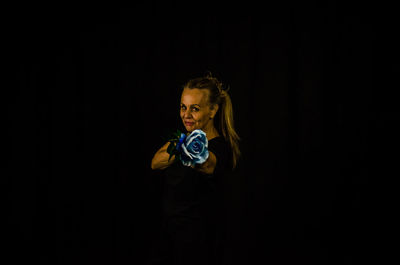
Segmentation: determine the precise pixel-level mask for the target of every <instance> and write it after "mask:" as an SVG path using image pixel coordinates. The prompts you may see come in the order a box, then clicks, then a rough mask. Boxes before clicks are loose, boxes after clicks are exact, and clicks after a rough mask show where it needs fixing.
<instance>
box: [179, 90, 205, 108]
mask: <svg viewBox="0 0 400 265" xmlns="http://www.w3.org/2000/svg"><path fill="white" fill-rule="evenodd" d="M208 93H209V91H208V90H207V89H197V88H193V89H189V88H185V89H184V90H183V91H182V96H181V102H182V103H183V104H185V105H192V104H199V105H205V104H207V103H208Z"/></svg>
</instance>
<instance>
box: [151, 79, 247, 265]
mask: <svg viewBox="0 0 400 265" xmlns="http://www.w3.org/2000/svg"><path fill="white" fill-rule="evenodd" d="M180 117H181V119H182V122H183V125H184V127H185V129H186V131H187V134H186V135H188V136H187V139H188V138H189V137H191V136H192V135H193V134H194V133H197V132H201V133H203V132H204V133H205V136H206V138H207V141H206V142H207V143H206V144H205V148H206V149H207V150H206V152H207V156H204V160H205V161H204V160H202V161H200V162H199V163H184V162H183V160H182V159H183V158H181V159H179V158H180V157H178V158H177V155H172V156H171V157H170V152H168V146H169V145H170V142H167V143H166V144H165V145H164V146H162V147H161V148H160V149H159V150H158V151H157V152H156V153H155V155H154V157H153V159H152V161H151V168H152V169H153V170H162V171H163V173H164V179H163V180H164V196H163V214H164V220H163V225H162V229H161V236H160V238H159V240H158V242H157V244H156V245H155V246H156V247H155V248H153V250H152V257H151V259H150V260H149V261H148V264H175V265H176V264H182V265H196V264H218V261H217V260H219V259H220V258H219V257H220V256H221V239H222V235H223V232H222V231H223V230H222V228H223V222H222V221H223V214H222V212H223V208H222V199H223V196H222V178H223V177H224V176H225V174H227V173H229V172H230V171H232V170H233V169H234V168H235V167H236V164H237V161H238V158H239V155H240V151H239V147H238V141H239V137H238V135H237V133H236V132H235V129H234V127H233V112H232V103H231V100H230V97H229V95H228V93H227V91H226V90H224V89H223V88H222V83H221V82H219V81H218V80H217V79H216V78H215V77H212V76H211V74H208V75H206V76H205V77H200V78H195V79H192V80H190V81H188V82H187V83H186V84H185V85H184V87H183V91H182V94H181V104H180ZM199 130H201V131H199ZM183 137H185V135H183ZM183 145H184V144H183ZM182 152H183V151H182ZM183 155H184V153H183V154H182V156H183ZM179 160H182V161H179ZM189 160H190V159H189ZM189 162H190V161H189Z"/></svg>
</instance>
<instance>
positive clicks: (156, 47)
mask: <svg viewBox="0 0 400 265" xmlns="http://www.w3.org/2000/svg"><path fill="white" fill-rule="evenodd" d="M4 12H5V13H6V14H5V18H6V23H5V27H4V28H5V30H4V32H3V37H4V38H3V40H4V43H5V44H6V48H4V52H3V54H4V55H5V56H7V59H10V60H7V61H4V62H5V63H4V65H5V66H6V68H7V70H8V71H6V72H5V73H6V75H7V76H6V78H9V79H10V80H11V82H10V83H8V85H5V86H4V87H3V91H5V92H6V93H5V94H4V95H5V96H4V99H5V105H7V111H8V113H7V114H8V119H7V124H6V128H7V132H8V134H7V139H5V143H6V146H7V148H8V149H6V150H7V151H6V155H7V164H8V168H7V169H8V173H7V178H6V179H7V182H6V183H5V186H6V189H7V192H6V194H7V207H6V208H5V210H4V211H6V216H7V218H6V220H7V222H8V226H6V227H5V230H6V233H5V235H6V236H5V237H4V241H5V242H6V244H7V246H8V248H7V249H6V250H7V253H8V255H7V258H8V260H9V261H8V263H7V264H22V263H24V264H26V262H30V263H32V262H34V263H39V264H141V262H142V261H143V260H144V258H145V256H146V253H147V251H148V248H149V245H150V242H151V239H152V238H153V237H154V235H155V234H156V232H157V228H158V224H159V221H160V210H161V208H160V195H161V193H160V192H161V184H162V179H161V178H160V175H159V174H158V173H156V172H152V171H151V170H150V160H151V158H152V155H153V154H154V152H155V151H156V150H157V149H158V148H159V147H160V146H161V145H162V144H163V141H164V140H163V136H165V134H166V133H168V132H169V130H173V129H175V128H177V127H179V126H180V121H179V117H178V104H179V98H180V89H181V86H182V85H183V84H184V83H185V81H187V80H188V79H190V78H193V77H198V76H201V75H203V74H204V73H205V72H206V71H207V70H209V71H211V72H212V73H213V74H214V75H215V76H217V77H218V78H220V79H221V80H222V81H223V82H224V83H226V84H227V85H229V86H230V87H231V90H230V94H231V97H232V101H233V105H234V114H235V122H236V128H237V130H238V133H239V135H240V136H241V150H242V153H243V156H242V160H241V161H240V163H239V166H238V168H237V170H236V171H235V173H234V174H233V176H232V178H231V179H229V181H227V184H226V185H227V186H226V190H225V193H226V203H227V206H226V207H227V210H228V211H227V212H228V218H227V220H226V223H227V229H228V242H227V244H226V253H225V260H226V262H225V263H226V264H359V263H364V262H366V261H371V260H372V259H377V260H379V259H380V258H381V257H383V256H385V255H386V254H384V253H381V252H380V251H378V247H382V246H384V249H385V250H387V251H388V253H390V251H391V250H390V247H389V245H388V244H386V241H385V240H386V238H385V236H388V235H389V236H392V235H393V230H392V228H391V226H390V225H391V224H392V222H393V223H394V221H393V219H392V217H393V216H392V212H395V209H396V208H390V202H391V201H392V200H393V198H394V194H395V193H393V192H392V190H393V189H394V187H395V186H393V185H392V184H391V183H390V182H389V181H390V179H394V178H395V177H396V176H397V175H396V174H395V173H394V171H392V165H395V164H396V162H397V161H398V159H397V158H398V155H396V151H395V150H396V147H397V145H398V140H397V138H398V131H397V130H398V122H399V118H398V114H399V110H398V98H397V97H396V96H395V93H394V92H396V90H398V88H399V87H400V86H399V81H398V76H399V69H400V67H399V59H400V57H399V51H398V47H399V41H397V35H398V27H397V23H398V18H397V14H396V11H395V9H394V7H392V6H385V5H384V4H381V5H376V3H375V5H372V4H371V5H366V4H365V3H363V4H357V3H354V2H352V3H348V2H347V3H344V2H343V3H342V2H339V1H329V2H327V3H325V2H324V3H319V2H315V3H307V4H305V3H304V2H302V3H296V4H294V3H289V2H281V3H280V4H268V3H267V4H264V5H262V6H261V5H258V6H254V5H251V4H250V3H246V4H243V3H240V4H239V3H238V4H233V3H230V4H229V5H228V4H217V3H206V2H198V3H195V4H190V5H189V4H178V3H170V2H168V1H166V3H154V2H153V3H146V4H139V3H137V4H135V5H134V6H133V7H131V8H117V7H112V6H96V7H94V6H91V7H89V6H88V7H82V6H79V7H78V6H61V5H59V6H47V5H46V6H45V5H43V6H24V7H21V6H19V7H9V8H8V9H5V11H4ZM8 73H9V74H8ZM6 78H5V79H4V80H8V79H6ZM10 84H11V85H10ZM393 168H394V167H393Z"/></svg>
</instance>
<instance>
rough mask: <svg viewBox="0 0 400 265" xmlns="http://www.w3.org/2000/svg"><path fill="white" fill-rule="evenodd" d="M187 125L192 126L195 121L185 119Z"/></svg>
mask: <svg viewBox="0 0 400 265" xmlns="http://www.w3.org/2000/svg"><path fill="white" fill-rule="evenodd" d="M185 125H186V126H189V127H191V126H193V125H194V122H192V121H185Z"/></svg>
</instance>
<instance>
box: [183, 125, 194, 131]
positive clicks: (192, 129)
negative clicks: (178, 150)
mask: <svg viewBox="0 0 400 265" xmlns="http://www.w3.org/2000/svg"><path fill="white" fill-rule="evenodd" d="M185 129H186V131H187V132H188V133H191V132H193V131H194V130H195V128H194V127H193V126H186V125H185Z"/></svg>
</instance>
